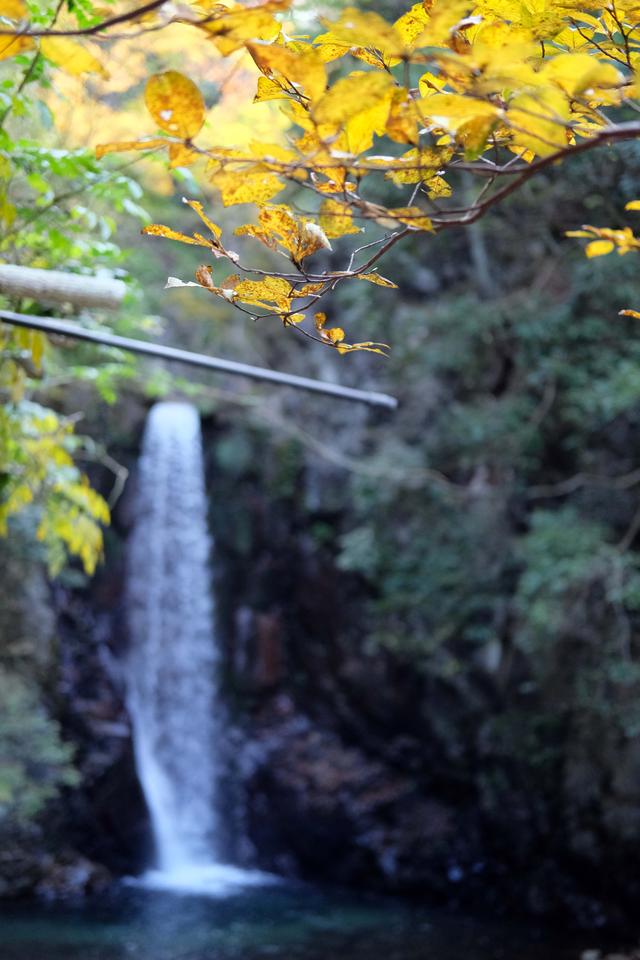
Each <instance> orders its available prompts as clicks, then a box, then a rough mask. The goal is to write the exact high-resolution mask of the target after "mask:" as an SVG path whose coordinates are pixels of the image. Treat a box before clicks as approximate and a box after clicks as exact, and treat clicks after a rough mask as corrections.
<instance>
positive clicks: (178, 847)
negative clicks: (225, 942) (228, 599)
mask: <svg viewBox="0 0 640 960" xmlns="http://www.w3.org/2000/svg"><path fill="white" fill-rule="evenodd" d="M135 516H136V519H135V527H134V530H133V533H132V536H131V538H130V541H129V547H128V558H127V559H128V564H127V569H128V573H127V612H128V628H129V635H130V650H129V654H128V657H127V663H126V671H127V687H128V692H127V699H128V707H129V712H130V715H131V719H132V724H133V740H134V749H135V757H136V767H137V771H138V776H139V779H140V783H141V785H142V788H143V791H144V794H145V798H146V801H147V805H148V808H149V813H150V817H151V825H152V829H153V835H154V840H155V847H156V857H155V865H154V869H153V870H151V871H149V873H148V874H146V876H145V877H144V878H143V880H144V882H145V883H149V884H152V885H154V886H159V887H168V888H174V889H182V890H185V891H193V892H207V893H215V892H219V891H220V890H222V889H225V888H227V887H229V886H234V885H237V884H246V883H252V882H264V880H265V879H266V878H265V875H264V874H260V873H257V872H256V871H244V870H240V869H239V868H237V867H233V866H229V865H226V864H223V863H221V862H220V860H221V857H222V851H223V846H224V845H223V843H222V837H223V835H222V833H221V830H222V825H221V822H220V803H219V796H218V793H219V786H220V778H221V773H222V769H221V768H222V763H221V758H220V744H221V742H222V741H221V737H222V729H221V727H222V721H221V711H220V707H219V702H218V688H217V676H216V675H217V662H218V650H217V645H216V636H215V629H214V617H213V604H212V599H211V589H210V576H209V553H210V538H209V535H208V532H207V502H206V496H205V488H204V471H203V464H202V441H201V436H200V421H199V417H198V413H197V411H196V410H195V408H194V407H192V406H190V405H189V404H186V403H158V404H156V405H155V406H154V407H153V408H152V410H151V412H150V414H149V416H148V419H147V424H146V429H145V434H144V440H143V449H142V456H141V459H140V464H139V474H138V487H137V501H136V514H135Z"/></svg>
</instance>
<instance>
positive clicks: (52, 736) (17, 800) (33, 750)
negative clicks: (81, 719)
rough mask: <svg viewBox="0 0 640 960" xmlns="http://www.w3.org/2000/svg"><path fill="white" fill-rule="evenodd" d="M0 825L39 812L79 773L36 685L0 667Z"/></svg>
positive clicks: (18, 822)
mask: <svg viewBox="0 0 640 960" xmlns="http://www.w3.org/2000/svg"><path fill="white" fill-rule="evenodd" d="M0 703H2V712H1V713H0V830H7V829H9V828H11V827H20V826H23V825H25V824H26V823H28V822H29V821H31V820H33V818H34V817H36V816H37V815H38V814H40V813H41V812H42V810H43V809H44V807H45V805H46V803H47V802H48V801H49V800H51V799H52V798H54V797H55V796H56V795H57V793H58V792H59V790H60V788H61V787H64V786H73V785H75V784H76V783H77V782H78V775H77V773H76V772H75V770H74V769H73V766H72V762H71V761H72V751H71V749H70V748H69V747H68V746H67V745H66V744H65V743H63V741H62V740H61V738H60V732H59V729H58V726H57V724H55V723H54V722H53V721H52V720H51V719H50V718H49V717H48V716H47V714H46V712H45V711H44V708H43V706H42V703H41V702H40V699H39V696H38V692H37V690H36V689H35V688H34V687H33V686H32V685H30V684H29V683H28V682H27V681H25V680H24V679H23V678H22V677H20V676H19V675H17V674H15V673H10V672H8V671H6V670H5V669H4V668H0Z"/></svg>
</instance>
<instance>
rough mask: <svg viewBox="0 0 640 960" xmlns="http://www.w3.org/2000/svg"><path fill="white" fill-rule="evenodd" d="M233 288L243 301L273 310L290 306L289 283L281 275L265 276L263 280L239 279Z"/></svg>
mask: <svg viewBox="0 0 640 960" xmlns="http://www.w3.org/2000/svg"><path fill="white" fill-rule="evenodd" d="M234 290H235V292H236V293H237V295H238V297H239V299H240V300H242V302H243V303H247V304H250V305H252V306H256V307H263V308H264V309H267V310H273V307H271V306H268V304H270V303H273V304H275V306H276V307H277V309H278V310H289V307H290V306H291V284H290V283H289V282H288V281H287V280H284V279H283V278H282V277H265V278H264V279H263V280H240V281H239V282H238V283H236V284H235V285H234Z"/></svg>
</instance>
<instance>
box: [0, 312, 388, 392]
mask: <svg viewBox="0 0 640 960" xmlns="http://www.w3.org/2000/svg"><path fill="white" fill-rule="evenodd" d="M0 320H2V321H3V322H4V323H9V324H11V325H12V326H16V327H27V328H28V329H31V330H41V331H42V332H43V333H48V334H56V335H59V336H64V337H72V338H73V339H75V340H84V341H87V342H89V343H97V344H99V345H102V346H106V347H118V348H119V349H120V350H127V351H129V352H131V353H140V354H144V355H146V356H149V357H159V358H160V359H162V360H172V361H174V362H175V363H184V364H187V365H188V366H191V367H202V368H204V369H205V370H217V371H220V372H221V373H232V374H237V375H239V376H242V377H249V378H250V379H252V380H262V381H265V382H268V383H277V384H279V385H280V386H284V387H294V388H295V389H296V390H308V391H311V392H313V393H322V394H325V395H326V396H330V397H336V399H339V400H351V401H355V402H356V403H366V404H368V405H369V406H371V407H386V408H387V409H389V410H395V409H396V407H397V406H398V401H397V400H396V398H395V397H391V396H389V394H387V393H377V392H375V391H372V390H358V389H356V388H355V387H345V386H341V385H340V384H338V383H329V382H328V381H326V380H313V379H312V378H311V377H299V376H297V375H296V374H293V373H283V372H282V371H280V370H269V369H267V368H266V367H254V366H251V365H250V364H248V363H238V362H237V361H235V360H224V359H222V358H221V357H209V356H207V355H206V354H202V353H191V352H190V351H189V350H180V349H179V348H177V347H166V346H163V345H162V344H158V343H147V341H145V340H133V339H132V338H130V337H119V336H116V335H115V334H113V333H104V332H103V331H101V330H86V329H85V328H84V327H80V326H78V324H76V323H69V322H68V321H66V320H55V319H53V318H52V317H39V316H34V315H32V314H28V313H14V312H13V311H12V310H0Z"/></svg>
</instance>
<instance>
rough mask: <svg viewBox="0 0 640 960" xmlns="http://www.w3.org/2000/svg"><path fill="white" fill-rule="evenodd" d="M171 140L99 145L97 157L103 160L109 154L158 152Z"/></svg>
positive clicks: (132, 141)
mask: <svg viewBox="0 0 640 960" xmlns="http://www.w3.org/2000/svg"><path fill="white" fill-rule="evenodd" d="M169 143H170V141H169V140H161V139H159V138H155V139H149V140H121V141H119V142H116V143H99V144H98V145H97V146H96V148H95V149H96V157H97V159H98V160H101V159H102V158H103V157H104V156H106V155H107V154H108V153H123V152H125V151H127V150H157V149H158V147H166V146H168V144H169Z"/></svg>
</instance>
